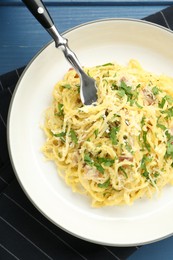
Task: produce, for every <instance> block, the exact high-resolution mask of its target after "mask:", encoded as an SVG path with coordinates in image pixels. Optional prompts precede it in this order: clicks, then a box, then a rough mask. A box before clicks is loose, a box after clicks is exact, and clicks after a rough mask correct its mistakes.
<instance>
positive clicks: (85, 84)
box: [22, 0, 97, 105]
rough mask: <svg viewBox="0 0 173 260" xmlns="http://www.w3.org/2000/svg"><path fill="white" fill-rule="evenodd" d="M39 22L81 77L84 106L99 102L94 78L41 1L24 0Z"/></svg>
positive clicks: (81, 93) (81, 95)
mask: <svg viewBox="0 0 173 260" xmlns="http://www.w3.org/2000/svg"><path fill="white" fill-rule="evenodd" d="M22 1H23V2H24V4H25V5H26V6H27V8H28V9H29V11H30V12H31V13H32V14H33V15H34V17H35V18H36V19H37V20H38V22H39V23H40V24H41V25H42V26H43V27H44V28H45V29H46V30H47V31H48V33H49V34H50V35H51V37H52V38H53V39H54V41H55V46H56V48H59V49H61V50H62V51H63V53H64V56H65V58H66V59H67V60H68V61H69V63H70V64H71V65H72V66H73V68H74V69H75V70H76V72H77V73H78V75H79V77H80V98H81V101H82V103H83V104H85V105H91V104H92V103H94V102H96V101H97V86H96V82H95V80H94V79H93V78H91V77H89V76H88V75H87V74H86V73H85V72H84V70H83V69H82V67H81V65H80V63H79V60H78V59H77V57H76V55H75V53H74V52H73V51H72V50H71V49H70V48H69V47H68V40H67V39H65V38H64V37H62V36H61V35H60V33H59V32H58V30H57V29H56V27H55V25H54V22H53V20H52V18H51V16H50V14H49V13H48V11H47V9H46V7H45V5H44V4H43V2H42V1H41V0H22Z"/></svg>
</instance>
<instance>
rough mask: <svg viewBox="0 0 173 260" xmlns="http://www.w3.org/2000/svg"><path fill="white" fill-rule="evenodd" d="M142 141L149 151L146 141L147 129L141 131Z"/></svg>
mask: <svg viewBox="0 0 173 260" xmlns="http://www.w3.org/2000/svg"><path fill="white" fill-rule="evenodd" d="M142 138H143V142H144V146H145V147H146V148H147V150H148V151H149V152H150V144H149V143H148V141H147V131H143V135H142Z"/></svg>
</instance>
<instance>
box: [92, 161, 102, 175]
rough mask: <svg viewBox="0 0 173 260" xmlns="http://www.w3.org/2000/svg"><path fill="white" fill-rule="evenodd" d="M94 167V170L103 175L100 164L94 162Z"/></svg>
mask: <svg viewBox="0 0 173 260" xmlns="http://www.w3.org/2000/svg"><path fill="white" fill-rule="evenodd" d="M94 166H95V167H96V169H97V170H98V171H99V172H101V173H102V174H104V168H103V166H101V164H99V163H97V162H95V163H94Z"/></svg>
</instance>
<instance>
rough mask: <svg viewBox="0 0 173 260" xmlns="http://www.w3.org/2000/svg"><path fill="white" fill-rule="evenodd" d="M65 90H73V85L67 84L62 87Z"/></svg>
mask: <svg viewBox="0 0 173 260" xmlns="http://www.w3.org/2000/svg"><path fill="white" fill-rule="evenodd" d="M62 87H63V88H67V89H71V85H70V84H65V85H62Z"/></svg>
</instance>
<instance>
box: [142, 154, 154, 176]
mask: <svg viewBox="0 0 173 260" xmlns="http://www.w3.org/2000/svg"><path fill="white" fill-rule="evenodd" d="M151 161H152V158H151V157H149V156H147V155H144V156H143V158H142V160H141V169H142V170H143V173H142V176H144V177H145V178H146V179H149V172H148V170H147V165H146V164H147V162H151Z"/></svg>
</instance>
